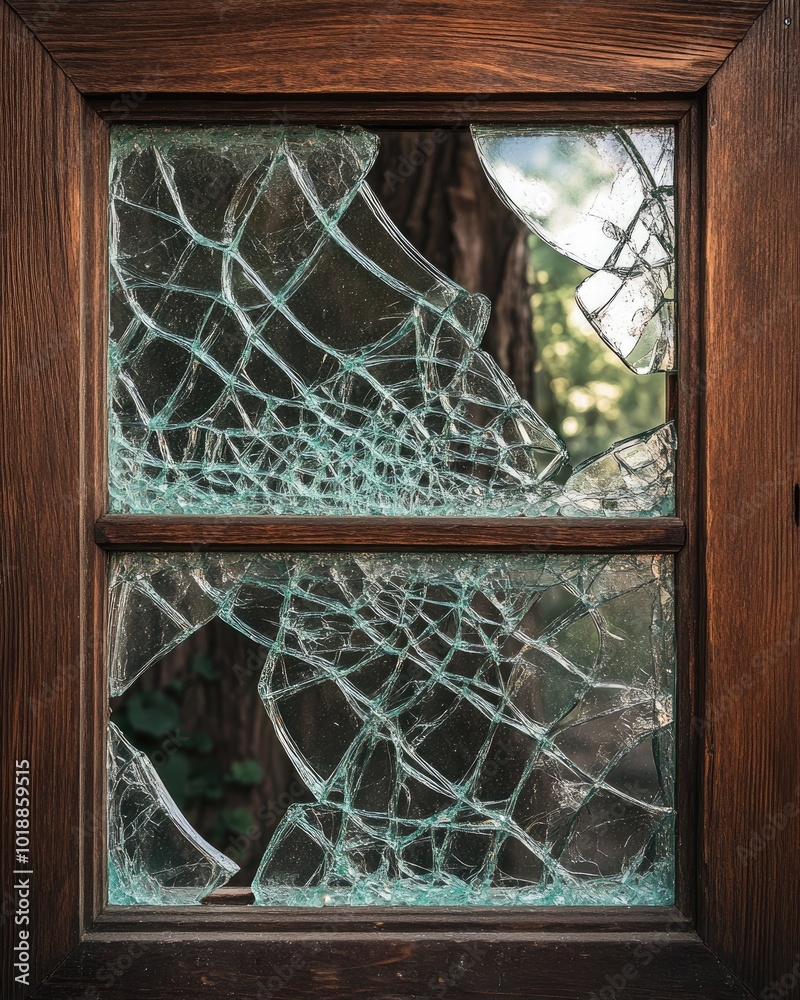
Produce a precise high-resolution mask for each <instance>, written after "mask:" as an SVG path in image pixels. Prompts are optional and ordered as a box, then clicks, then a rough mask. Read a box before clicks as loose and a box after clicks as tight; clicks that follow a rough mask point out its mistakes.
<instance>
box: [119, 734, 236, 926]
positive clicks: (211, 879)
mask: <svg viewBox="0 0 800 1000" xmlns="http://www.w3.org/2000/svg"><path fill="white" fill-rule="evenodd" d="M238 870H239V866H238V865H237V864H235V863H234V862H233V861H231V859H230V858H228V857H226V856H225V855H224V854H220V852H219V851H217V850H216V849H215V848H213V847H212V846H211V845H210V844H208V843H206V841H205V840H203V838H202V837H200V836H199V834H198V833H197V832H196V831H195V830H193V829H192V827H191V826H190V825H189V823H188V822H187V821H186V818H185V817H184V816H183V815H182V814H181V812H180V810H179V809H178V807H177V806H176V805H175V803H174V802H173V801H172V798H171V797H170V795H169V793H168V792H167V790H166V789H165V788H164V785H163V784H162V782H161V779H160V778H159V777H158V775H157V774H156V771H155V769H154V768H153V765H152V764H151V763H150V761H149V760H148V759H147V757H145V755H144V754H142V753H140V752H139V751H138V750H136V749H135V748H134V747H133V746H131V744H130V743H129V742H128V741H127V740H126V739H125V737H124V736H123V735H122V733H121V732H120V731H119V729H118V728H117V727H116V726H115V725H114V723H113V722H110V723H109V724H108V901H109V903H111V904H113V905H116V906H126V905H132V904H142V905H159V904H160V905H164V904H172V905H176V906H180V905H183V906H185V905H189V904H192V903H199V902H200V900H201V899H202V898H203V896H206V895H207V894H208V893H210V892H213V891H214V890H215V889H217V888H219V886H221V885H223V884H224V883H225V882H227V881H228V879H229V878H230V877H231V876H232V875H233V874H234V873H235V872H237V871H238Z"/></svg>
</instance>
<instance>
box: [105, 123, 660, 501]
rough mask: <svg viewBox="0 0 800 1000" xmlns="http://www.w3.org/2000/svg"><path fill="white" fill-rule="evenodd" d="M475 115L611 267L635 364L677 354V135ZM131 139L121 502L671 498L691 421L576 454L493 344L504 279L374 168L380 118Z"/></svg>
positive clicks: (531, 218) (603, 284)
mask: <svg viewBox="0 0 800 1000" xmlns="http://www.w3.org/2000/svg"><path fill="white" fill-rule="evenodd" d="M474 135H475V142H476V147H477V151H478V154H479V156H480V158H481V162H482V163H483V166H484V167H485V169H486V171H487V174H488V176H489V178H490V180H491V181H492V183H493V184H494V186H495V188H496V190H497V191H498V192H499V193H500V195H501V197H502V198H503V200H504V201H505V203H506V204H507V205H509V206H510V208H511V209H512V210H513V211H514V212H516V213H517V214H519V215H520V216H521V217H522V218H523V219H524V220H525V221H526V223H527V224H528V225H530V227H531V228H532V229H533V230H534V231H535V232H537V233H539V235H541V236H542V237H543V238H544V239H545V240H546V241H548V242H549V243H550V244H551V245H552V246H553V247H555V248H556V249H558V250H559V251H561V252H563V253H564V254H567V255H568V256H572V257H573V258H574V259H575V260H578V261H581V262H583V263H585V264H587V265H588V266H589V267H591V268H593V269H594V273H592V274H591V275H590V277H589V278H587V279H586V280H585V281H583V282H582V283H581V284H580V287H579V288H578V290H577V296H578V301H579V303H580V305H581V308H582V309H583V311H584V312H585V314H586V316H587V317H588V318H589V320H590V322H591V323H592V325H593V327H594V328H595V329H596V331H597V332H598V333H599V335H600V336H601V337H602V338H603V339H604V340H605V342H606V343H607V344H608V345H610V346H611V347H612V349H613V350H614V351H615V352H616V353H617V354H619V356H620V357H622V358H623V359H624V360H625V362H626V364H628V365H629V366H631V367H632V368H633V369H634V370H635V371H637V372H641V373H645V372H650V371H654V370H656V369H664V368H667V367H670V366H671V364H672V362H671V358H672V355H673V343H674V335H673V333H674V331H673V326H674V317H673V310H672V298H671V295H672V292H671V288H672V270H673V268H672V235H671V234H672V209H671V201H670V196H671V182H672V131H671V130H669V129H657V130H652V129H651V130H644V129H640V130H633V129H631V130H628V131H625V130H621V129H616V130H613V131H610V130H606V131H597V130H578V131H576V132H575V133H574V134H573V133H558V134H544V133H535V134H534V133H532V132H531V131H530V130H528V131H520V132H513V133H511V132H508V130H501V129H485V128H480V129H475V130H474ZM113 137H114V138H113V150H112V173H111V237H110V243H111V337H110V348H109V391H110V412H109V421H110V455H109V458H110V462H109V465H110V477H109V490H110V497H111V506H112V509H113V510H115V511H121V512H129V513H195V514H204V513H205V514H210V513H241V514H278V515H280V514H294V515H298V514H299V515H302V514H309V515H315V514H326V513H327V514H395V515H404V514H414V515H432V514H442V515H453V516H458V515H462V514H463V515H473V516H474V515H482V514H486V515H502V514H508V515H520V514H524V515H530V516H535V515H557V514H561V515H568V516H569V515H572V516H581V515H587V514H599V515H606V514H608V515H611V516H652V515H663V514H669V513H671V512H672V511H673V506H674V500H673V494H674V449H675V439H674V432H673V429H672V425H671V424H665V425H664V426H661V427H654V428H650V429H648V430H647V431H645V432H644V433H643V434H640V435H637V437H638V438H640V440H639V441H638V442H631V441H625V442H623V443H622V447H621V448H619V447H612V448H611V449H610V451H608V452H604V453H603V454H601V455H598V456H593V457H589V458H588V459H587V460H586V461H584V462H583V463H581V464H580V465H579V466H578V467H577V468H575V469H572V468H570V463H569V454H568V450H567V447H566V445H565V444H564V442H563V441H562V440H561V438H560V437H559V436H558V434H557V433H556V432H555V431H554V430H553V429H552V428H551V427H549V426H548V424H547V423H546V422H545V421H544V420H543V419H542V418H541V417H540V416H539V414H538V413H537V412H536V410H535V408H534V406H533V405H532V403H531V401H530V400H529V399H527V398H523V396H522V395H521V394H520V392H519V391H518V390H517V388H516V387H515V385H514V383H513V382H512V380H511V379H510V378H509V377H508V375H507V374H506V373H505V372H504V371H503V370H501V368H500V367H499V365H498V363H497V362H496V361H495V359H493V358H492V357H491V356H490V355H489V354H488V353H487V352H486V351H484V350H483V349H482V346H481V344H482V340H483V338H484V333H485V330H486V326H487V322H488V319H489V314H490V310H491V304H490V303H489V301H488V300H487V299H486V297H485V296H483V295H481V294H478V293H470V292H468V291H467V290H466V289H464V288H462V287H461V286H459V285H458V284H456V283H455V282H453V281H451V280H450V279H449V278H447V277H446V276H445V275H444V274H442V273H440V272H439V271H438V270H437V269H436V268H435V267H433V266H432V265H431V264H429V263H428V262H427V261H426V260H425V258H424V257H422V256H421V254H420V253H419V252H418V251H417V250H415V249H414V247H412V245H411V244H410V243H409V242H408V241H407V240H406V239H405V237H403V236H402V235H401V233H400V231H399V230H398V228H397V227H396V226H395V225H394V224H393V222H392V221H391V220H390V219H389V217H388V216H387V214H386V212H385V211H384V210H383V208H382V207H381V204H380V203H379V201H378V199H377V198H376V196H375V194H374V192H373V190H372V189H371V187H370V185H369V184H367V183H366V180H365V177H366V174H367V172H368V171H369V169H370V167H371V166H372V165H373V162H374V161H375V158H376V156H377V153H378V138H377V137H376V136H375V135H372V134H371V133H369V132H366V131H364V130H363V129H359V128H350V129H336V130H324V129H311V128H285V129H279V128H264V127H261V126H243V127H240V128H227V129H219V128H189V129H170V128H153V129H148V130H145V131H131V130H126V129H115V130H114V132H113ZM535 171H538V175H537V174H536V173H535ZM565 177H566V178H567V179H568V180H570V183H566V182H565ZM543 190H544V191H546V193H547V197H548V199H549V200H548V201H547V205H548V206H549V208H548V211H547V212H544V211H542V212H539V214H538V215H536V214H535V212H534V209H535V208H536V205H538V204H539V202H537V200H536V199H537V198H539V200H540V201H541V198H542V191H543ZM500 207H502V206H500ZM529 339H530V337H529ZM634 452H635V453H636V456H637V462H639V461H640V460H642V461H643V464H636V463H634V464H630V463H627V462H626V461H625V458H624V454H633V453H634ZM645 457H646V460H644V459H645Z"/></svg>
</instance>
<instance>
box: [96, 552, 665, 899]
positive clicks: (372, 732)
mask: <svg viewBox="0 0 800 1000" xmlns="http://www.w3.org/2000/svg"><path fill="white" fill-rule="evenodd" d="M110 606H111V621H110V642H109V650H110V652H109V657H110V663H109V674H110V682H111V691H110V694H111V707H112V710H113V711H112V717H111V722H110V724H109V734H110V736H109V801H108V812H109V834H108V840H109V901H110V902H111V903H115V904H131V903H152V904H165V903H183V904H185V903H191V902H199V901H200V899H201V898H202V897H203V896H204V895H206V894H207V893H209V892H211V891H212V890H213V889H215V888H217V887H218V886H220V885H222V884H224V883H225V882H227V881H229V880H230V883H231V884H236V883H237V881H238V883H239V884H242V885H246V884H250V883H251V884H252V888H253V892H254V894H255V898H256V902H257V903H259V904H263V905H296V906H320V905H335V904H351V905H355V904H364V905H390V904H394V905H446V906H452V905H503V906H507V905H532V904H547V905H552V904H567V905H582V904H607V905H611V904H651V905H652V904H667V903H671V902H672V900H673V883H674V840H673V836H674V835H673V818H674V812H673V791H672V786H673V775H674V759H673V729H672V701H673V686H674V620H673V608H672V557H670V556H632V555H631V556H629V555H621V556H591V555H584V556H573V555H542V554H536V555H533V554H532V555H520V556H506V555H502V556H496V555H474V556H473V555H464V554H441V553H431V554H425V555H416V554H414V555H410V554H397V553H390V554H350V553H343V554H331V553H326V554H320V553H313V554H292V555H273V554H256V555H253V554H247V555H242V554H234V553H209V554H196V553H173V554H169V555H151V554H126V555H123V556H119V557H116V558H115V560H114V562H113V568H112V581H111V602H110ZM237 867H238V868H240V869H241V870H240V871H237Z"/></svg>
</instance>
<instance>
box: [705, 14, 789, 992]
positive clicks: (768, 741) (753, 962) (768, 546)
mask: <svg viewBox="0 0 800 1000" xmlns="http://www.w3.org/2000/svg"><path fill="white" fill-rule="evenodd" d="M798 176H800V3H798V2H797V0H774V2H773V3H772V5H771V6H770V7H769V9H768V10H767V12H766V13H765V14H764V15H763V16H762V17H761V19H760V20H759V21H758V22H757V23H756V25H755V26H754V27H753V28H752V29H751V31H750V32H749V34H748V35H747V36H746V37H745V39H744V40H743V41H742V43H741V44H740V45H739V47H738V48H737V49H736V50H735V51H734V52H733V54H732V55H731V56H730V58H729V59H728V61H727V62H726V63H725V65H724V66H723V67H722V69H721V70H720V71H719V72H718V73H717V75H716V76H715V77H714V78H713V79H712V81H711V84H710V87H709V92H708V143H707V184H708V187H707V209H708V216H707V218H708V223H707V232H706V237H705V248H706V257H707V276H706V366H707V368H706V371H707V374H706V380H705V399H706V407H707V418H706V460H707V461H706V488H707V513H706V535H707V563H706V566H707V596H708V622H707V669H706V690H705V707H704V715H703V718H702V719H701V720H699V722H698V727H699V728H700V729H702V731H703V733H704V737H705V741H706V747H705V766H704V811H705V830H704V838H703V844H702V851H703V857H702V861H703V866H704V876H705V877H704V886H705V891H704V898H703V906H704V912H703V914H702V930H703V934H704V937H705V939H706V940H707V942H708V943H709V945H710V946H711V947H712V948H713V949H715V950H716V951H717V952H718V954H719V956H720V958H721V959H722V961H723V962H726V963H727V964H728V965H729V966H730V967H731V968H732V969H733V970H734V971H735V972H737V973H738V974H739V975H740V976H742V977H743V979H744V980H745V981H746V982H747V983H748V984H749V985H750V986H751V988H752V989H754V990H755V991H756V992H758V991H760V990H763V989H766V988H767V987H769V986H770V984H772V983H774V982H776V981H777V980H779V979H780V978H781V977H782V976H788V977H790V978H791V977H792V976H793V975H795V976H796V973H797V971H798V969H797V966H796V963H797V961H798V957H800V956H799V955H798V952H800V726H798V712H800V619H799V618H798V612H800V600H799V599H798V587H799V586H800V534H799V532H800V529H798V527H797V526H796V525H795V523H794V518H793V486H794V483H795V482H798V481H800V438H799V437H798V428H799V427H800V372H799V371H798V365H799V364H800V342H799V341H798V336H800V298H799V296H800V244H799V243H798V220H799V219H800V184H798ZM793 969H794V972H793V971H792V970H793ZM788 981H789V980H788V979H787V980H785V981H784V983H783V986H782V987H781V988H782V989H784V993H783V994H781V995H794V994H793V992H789V993H788V994H787V993H786V992H785V991H786V989H787V985H786V984H787V983H788ZM796 989H800V983H798V981H797V980H796V979H795V982H794V986H793V987H792V990H796Z"/></svg>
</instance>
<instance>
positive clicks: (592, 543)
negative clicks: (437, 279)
mask: <svg viewBox="0 0 800 1000" xmlns="http://www.w3.org/2000/svg"><path fill="white" fill-rule="evenodd" d="M94 536H95V541H96V543H97V544H98V545H99V546H101V547H102V548H104V549H109V550H115V551H123V552H142V551H150V552H175V551H204V552H207V551H258V550H263V551H291V550H295V551H313V550H317V551H342V550H349V551H356V552H389V551H431V552H565V553H570V552H576V553H577V552H594V553H607V552H642V553H644V552H653V553H657V552H679V551H680V550H681V549H682V548H683V545H684V544H685V541H686V525H685V524H684V522H683V521H682V520H681V519H680V518H676V517H640V518H566V517H380V516H378V517H345V516H342V517H327V516H320V517H269V516H260V515H256V516H245V517H235V516H219V517H208V516H193V515H176V516H168V515H146V514H104V515H102V516H101V517H100V518H99V519H98V520H97V521H96V523H95V529H94Z"/></svg>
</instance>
